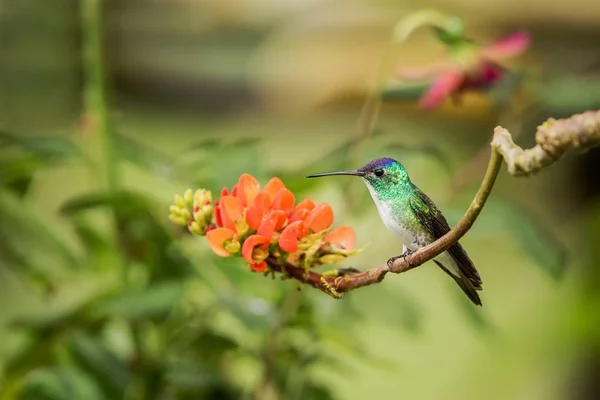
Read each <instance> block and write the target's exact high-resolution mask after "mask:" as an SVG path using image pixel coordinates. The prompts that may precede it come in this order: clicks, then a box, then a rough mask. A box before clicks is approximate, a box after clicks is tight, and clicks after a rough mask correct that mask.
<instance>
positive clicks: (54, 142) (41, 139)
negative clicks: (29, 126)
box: [0, 131, 82, 160]
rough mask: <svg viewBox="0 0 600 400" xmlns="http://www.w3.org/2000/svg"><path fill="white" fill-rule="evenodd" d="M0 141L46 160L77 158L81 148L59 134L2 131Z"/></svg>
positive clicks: (80, 154) (80, 153)
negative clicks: (44, 134) (36, 134)
mask: <svg viewBox="0 0 600 400" xmlns="http://www.w3.org/2000/svg"><path fill="white" fill-rule="evenodd" d="M0 141H2V142H5V143H8V144H11V145H16V146H19V147H21V148H22V149H24V150H27V151H29V152H31V153H33V154H35V155H36V156H38V157H41V158H43V159H44V160H56V159H64V158H75V157H80V156H82V152H81V150H80V149H79V148H78V147H77V146H75V144H73V142H72V141H70V140H69V139H67V138H64V137H57V136H25V135H20V134H15V133H10V132H6V131H0Z"/></svg>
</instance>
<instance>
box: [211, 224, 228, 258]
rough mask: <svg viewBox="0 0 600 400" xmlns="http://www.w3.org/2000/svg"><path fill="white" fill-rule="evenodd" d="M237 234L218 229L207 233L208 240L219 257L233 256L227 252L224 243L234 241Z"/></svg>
mask: <svg viewBox="0 0 600 400" xmlns="http://www.w3.org/2000/svg"><path fill="white" fill-rule="evenodd" d="M234 236H235V232H233V231H232V230H231V229H227V228H217V229H212V230H210V231H208V232H206V240H208V245H209V246H210V248H211V250H212V251H213V252H214V253H215V254H216V255H218V256H221V257H229V256H230V255H231V254H229V252H228V251H227V250H225V247H224V243H225V241H226V240H230V239H233V238H234Z"/></svg>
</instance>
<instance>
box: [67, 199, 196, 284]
mask: <svg viewBox="0 0 600 400" xmlns="http://www.w3.org/2000/svg"><path fill="white" fill-rule="evenodd" d="M96 208H113V209H114V210H115V211H116V215H117V221H118V225H119V231H120V235H121V236H120V237H121V249H120V250H121V251H123V252H124V253H125V254H126V255H127V256H128V257H129V258H130V259H131V260H135V261H137V262H140V263H142V264H145V265H146V266H147V270H148V272H149V273H150V279H151V280H152V281H160V280H163V279H169V278H172V277H181V276H190V275H192V276H197V275H198V273H197V271H196V269H195V268H194V266H193V264H192V263H191V262H190V260H189V259H188V258H187V257H185V255H184V253H183V252H182V251H181V250H180V249H179V247H178V246H177V245H175V244H174V243H173V241H172V233H171V232H170V231H168V227H170V225H167V224H166V222H167V210H168V208H167V207H166V206H160V205H158V204H156V203H155V202H153V201H152V200H151V199H149V198H147V197H145V196H143V195H140V194H138V193H133V192H129V191H121V192H118V193H116V194H115V195H114V196H112V197H111V196H109V195H107V194H106V193H91V194H86V195H83V196H79V197H77V198H74V199H71V200H69V201H68V202H66V203H65V204H63V205H62V207H61V212H62V213H63V214H64V215H67V216H71V217H76V216H77V215H79V214H80V213H83V212H85V211H89V210H93V209H96ZM80 233H82V232H80ZM88 239H89V237H88ZM96 243H97V241H96Z"/></svg>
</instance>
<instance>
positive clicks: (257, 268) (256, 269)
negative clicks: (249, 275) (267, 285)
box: [250, 261, 267, 272]
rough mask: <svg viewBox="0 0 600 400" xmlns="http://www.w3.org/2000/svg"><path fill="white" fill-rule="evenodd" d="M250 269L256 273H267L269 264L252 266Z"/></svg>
mask: <svg viewBox="0 0 600 400" xmlns="http://www.w3.org/2000/svg"><path fill="white" fill-rule="evenodd" d="M250 269H251V270H252V271H254V272H265V271H266V270H267V263H266V262H265V261H263V262H261V263H259V264H250Z"/></svg>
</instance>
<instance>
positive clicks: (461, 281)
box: [433, 260, 482, 306]
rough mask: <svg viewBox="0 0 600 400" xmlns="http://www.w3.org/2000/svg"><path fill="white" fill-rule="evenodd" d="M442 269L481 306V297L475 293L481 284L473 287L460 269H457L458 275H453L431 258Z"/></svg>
mask: <svg viewBox="0 0 600 400" xmlns="http://www.w3.org/2000/svg"><path fill="white" fill-rule="evenodd" d="M433 262H435V263H436V264H437V265H438V266H439V267H440V268H441V269H442V270H444V271H445V272H446V273H447V274H448V275H450V276H451V277H452V279H454V281H455V282H456V283H457V284H458V286H459V287H460V288H461V289H462V291H463V292H465V294H466V295H467V296H468V297H469V299H470V300H471V301H472V302H473V303H474V304H475V305H478V306H481V305H482V304H481V299H480V298H479V294H477V290H482V289H481V286H480V285H478V286H477V287H475V286H474V285H473V283H472V281H471V279H469V278H468V277H467V276H465V274H463V273H462V271H460V270H459V271H458V273H459V276H456V275H454V274H453V273H452V272H450V270H448V268H446V267H444V265H442V263H440V262H439V261H437V260H433Z"/></svg>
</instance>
